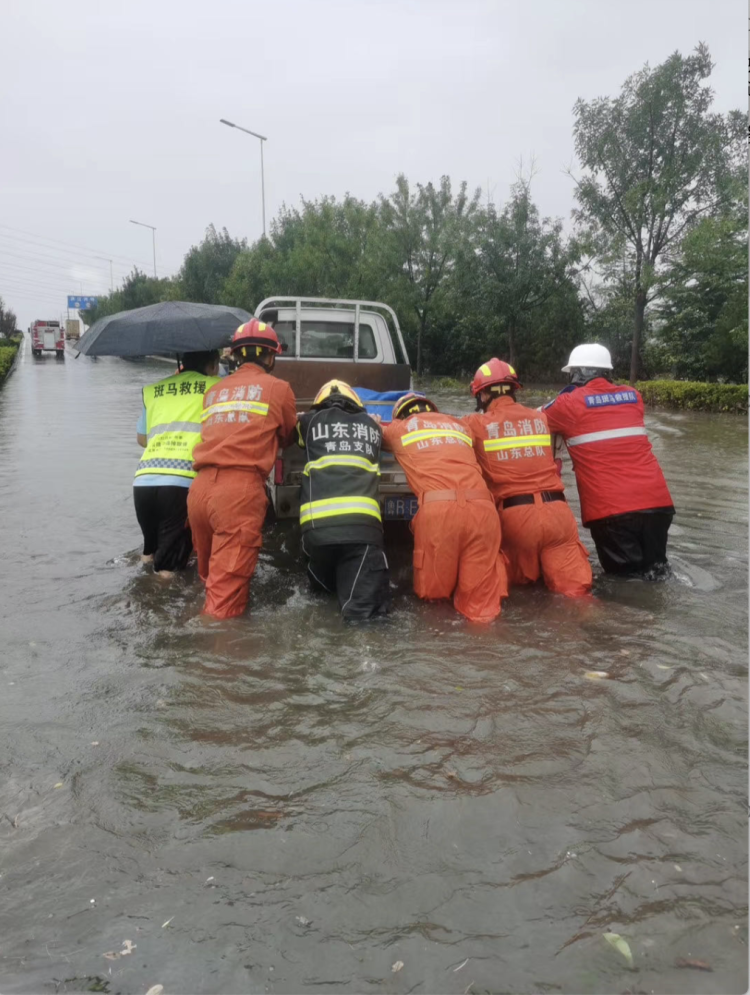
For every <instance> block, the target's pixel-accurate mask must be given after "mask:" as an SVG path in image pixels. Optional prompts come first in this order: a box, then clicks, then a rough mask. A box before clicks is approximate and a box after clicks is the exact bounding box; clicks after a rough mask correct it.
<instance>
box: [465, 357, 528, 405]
mask: <svg viewBox="0 0 750 995" xmlns="http://www.w3.org/2000/svg"><path fill="white" fill-rule="evenodd" d="M501 383H507V384H510V385H511V386H512V387H523V384H522V383H520V382H519V380H518V376H517V375H516V371H515V370H514V369H513V367H512V366H510V365H509V364H508V363H504V362H503V361H502V359H497V358H496V357H494V356H493V357H492V359H490V360H489V362H487V363H482V365H481V366H480V367H479V369H478V370H477V372H476V373H475V374H474V379H473V380H472V381H471V393H472V394H473V395H474V397H476V396H477V394H478V393H479V391H480V390H484V389H485V388H486V387H494V386H495V384H501Z"/></svg>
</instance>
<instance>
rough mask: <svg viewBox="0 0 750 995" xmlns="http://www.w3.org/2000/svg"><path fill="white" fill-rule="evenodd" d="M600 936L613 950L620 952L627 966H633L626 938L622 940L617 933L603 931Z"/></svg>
mask: <svg viewBox="0 0 750 995" xmlns="http://www.w3.org/2000/svg"><path fill="white" fill-rule="evenodd" d="M602 936H603V937H604V939H605V940H606V941H607V943H609V944H610V945H611V946H613V947H614V948H615V950H616V951H617V952H618V953H619V954H622V956H623V957H624V958H625V960H626V961H627V962H628V967H631V968H632V967H633V955H632V953H631V952H630V944H629V943H628V941H627V940H623V938H622V937H621V936H620V934H619V933H603V934H602Z"/></svg>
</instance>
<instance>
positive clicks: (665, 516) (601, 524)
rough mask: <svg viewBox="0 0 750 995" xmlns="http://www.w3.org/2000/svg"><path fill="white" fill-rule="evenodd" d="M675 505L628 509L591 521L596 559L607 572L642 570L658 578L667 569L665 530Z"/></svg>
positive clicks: (637, 571) (641, 571) (617, 572)
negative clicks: (647, 508) (663, 507)
mask: <svg viewBox="0 0 750 995" xmlns="http://www.w3.org/2000/svg"><path fill="white" fill-rule="evenodd" d="M673 517H674V509H667V508H665V509H658V510H655V511H631V512H628V513H627V514H625V515H613V516H612V517H611V518H601V519H599V520H598V521H595V522H591V523H590V524H589V526H588V527H589V528H590V529H591V538H592V539H593V540H594V545H595V546H596V552H597V554H598V556H599V562H600V563H601V565H602V566H603V567H604V570H605V572H606V573H610V574H644V575H645V576H646V577H647V579H654V580H656V579H658V578H659V577H664V576H666V575H668V573H669V563H668V561H667V533H668V532H669V526H670V525H671V524H672V518H673Z"/></svg>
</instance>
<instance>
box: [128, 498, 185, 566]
mask: <svg viewBox="0 0 750 995" xmlns="http://www.w3.org/2000/svg"><path fill="white" fill-rule="evenodd" d="M189 492H190V488H188V487H163V486H157V487H134V488H133V500H134V502H135V517H136V518H137V519H138V524H139V525H140V527H141V532H142V533H143V554H144V556H151V555H153V557H154V570H184V569H185V567H186V566H187V561H188V560H189V559H190V554H191V553H192V551H193V538H192V536H191V535H190V528H189V526H188V523H187V498H188V494H189Z"/></svg>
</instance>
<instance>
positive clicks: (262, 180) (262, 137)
mask: <svg viewBox="0 0 750 995" xmlns="http://www.w3.org/2000/svg"><path fill="white" fill-rule="evenodd" d="M219 123H220V124H225V125H226V126H227V127H228V128H236V129H237V131H244V132H245V134H246V135H252V136H253V138H259V139H260V198H261V211H262V215H263V238H265V237H266V179H265V175H264V171H263V142H267V141H268V139H267V138H266V136H265V135H259V134H258V132H257V131H250V129H249V128H242V127H240V125H239V124H234V123H233V122H232V121H227V120H226V119H225V118H223V117H222V118H219Z"/></svg>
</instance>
